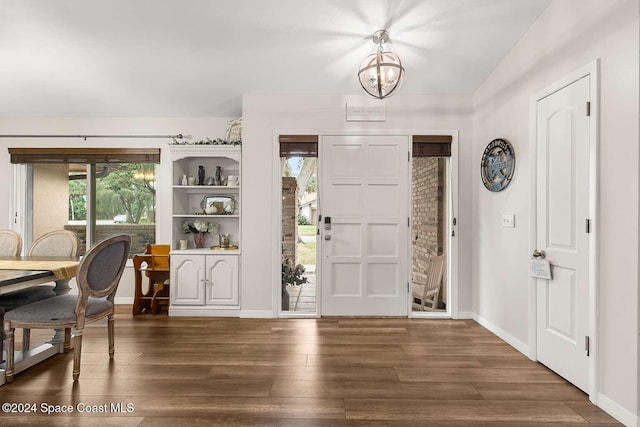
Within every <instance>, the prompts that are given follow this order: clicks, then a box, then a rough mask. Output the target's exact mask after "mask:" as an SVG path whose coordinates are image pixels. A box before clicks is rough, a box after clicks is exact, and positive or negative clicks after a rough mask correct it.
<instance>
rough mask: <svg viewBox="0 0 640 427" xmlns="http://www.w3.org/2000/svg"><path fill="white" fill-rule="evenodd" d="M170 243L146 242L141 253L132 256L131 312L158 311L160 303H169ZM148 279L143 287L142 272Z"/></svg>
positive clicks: (155, 312)
mask: <svg viewBox="0 0 640 427" xmlns="http://www.w3.org/2000/svg"><path fill="white" fill-rule="evenodd" d="M170 250H171V246H170V245H158V244H151V243H147V244H146V245H145V251H144V253H143V254H137V255H134V256H133V273H134V279H135V281H134V296H133V308H132V313H133V314H134V315H135V314H140V313H142V311H143V310H150V311H151V313H153V314H157V313H159V312H160V305H161V304H165V305H167V304H169V272H170V270H169V261H170V257H169V251H170ZM143 272H144V275H145V277H146V278H147V279H148V283H147V284H146V289H143V283H142V273H143Z"/></svg>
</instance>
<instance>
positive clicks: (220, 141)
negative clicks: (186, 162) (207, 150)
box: [171, 138, 242, 145]
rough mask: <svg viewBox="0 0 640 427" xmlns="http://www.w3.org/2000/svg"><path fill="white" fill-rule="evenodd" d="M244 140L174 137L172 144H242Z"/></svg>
mask: <svg viewBox="0 0 640 427" xmlns="http://www.w3.org/2000/svg"><path fill="white" fill-rule="evenodd" d="M241 144H242V141H227V140H226V139H220V138H215V139H210V138H207V139H205V140H200V141H187V140H177V139H176V138H173V143H172V144H171V145H241Z"/></svg>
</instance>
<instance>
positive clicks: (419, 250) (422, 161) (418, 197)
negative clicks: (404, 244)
mask: <svg viewBox="0 0 640 427" xmlns="http://www.w3.org/2000/svg"><path fill="white" fill-rule="evenodd" d="M412 164H413V166H412V172H411V173H412V194H411V218H412V232H413V233H412V236H411V248H412V254H413V255H412V260H411V262H412V269H411V272H412V273H411V275H412V280H416V281H418V282H424V280H425V275H424V271H425V269H426V259H427V258H428V257H431V256H437V255H442V254H443V253H444V252H445V247H444V214H445V198H444V186H445V177H446V174H445V165H446V160H445V159H443V158H436V157H415V158H413V162H412Z"/></svg>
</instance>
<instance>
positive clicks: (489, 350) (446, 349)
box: [402, 339, 524, 357]
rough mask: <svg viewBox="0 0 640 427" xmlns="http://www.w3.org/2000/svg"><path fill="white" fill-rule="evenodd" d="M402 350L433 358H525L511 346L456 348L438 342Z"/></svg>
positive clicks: (404, 347) (412, 344)
mask: <svg viewBox="0 0 640 427" xmlns="http://www.w3.org/2000/svg"><path fill="white" fill-rule="evenodd" d="M402 349H403V350H404V351H405V352H406V353H407V354H409V355H413V356H431V355H438V356H442V355H446V354H451V355H458V356H461V355H468V356H508V355H518V356H521V357H524V356H523V355H522V353H520V352H519V351H518V350H516V349H515V348H513V347H511V346H509V345H508V344H502V345H498V344H495V345H476V344H472V345H469V346H455V345H440V344H439V343H437V342H434V343H431V344H415V339H414V343H408V344H403V345H402Z"/></svg>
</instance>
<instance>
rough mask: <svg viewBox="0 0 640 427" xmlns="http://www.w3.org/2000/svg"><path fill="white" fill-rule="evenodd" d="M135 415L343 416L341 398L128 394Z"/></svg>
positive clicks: (323, 417)
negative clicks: (150, 395)
mask: <svg viewBox="0 0 640 427" xmlns="http://www.w3.org/2000/svg"><path fill="white" fill-rule="evenodd" d="M130 401H131V402H133V404H134V406H135V413H136V415H137V416H140V415H143V416H145V417H146V416H157V414H158V413H162V414H163V415H164V416H167V417H207V418H209V417H213V418H214V419H215V418H216V417H221V416H231V417H238V418H241V419H242V418H247V417H257V418H302V419H306V418H311V419H337V420H340V419H342V420H344V419H345V410H344V400H343V399H317V398H304V397H297V398H279V397H270V398H256V397H236V398H234V397H182V396H167V397H148V396H130Z"/></svg>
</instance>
